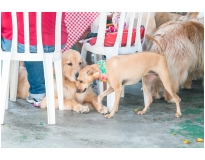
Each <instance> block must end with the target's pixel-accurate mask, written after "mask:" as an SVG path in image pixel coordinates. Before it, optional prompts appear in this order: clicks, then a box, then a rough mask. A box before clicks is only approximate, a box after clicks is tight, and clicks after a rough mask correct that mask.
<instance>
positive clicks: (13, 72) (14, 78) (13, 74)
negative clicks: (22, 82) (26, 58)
mask: <svg viewBox="0 0 205 160" xmlns="http://www.w3.org/2000/svg"><path fill="white" fill-rule="evenodd" d="M18 70H19V61H11V67H10V78H9V79H10V93H9V94H10V101H16V95H17V88H18Z"/></svg>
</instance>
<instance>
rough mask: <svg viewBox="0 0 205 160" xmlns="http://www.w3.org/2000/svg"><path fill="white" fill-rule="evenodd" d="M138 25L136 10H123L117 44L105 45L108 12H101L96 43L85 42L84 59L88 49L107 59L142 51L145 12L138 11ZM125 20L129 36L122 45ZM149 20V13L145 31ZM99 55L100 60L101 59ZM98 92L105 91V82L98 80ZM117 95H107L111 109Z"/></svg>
mask: <svg viewBox="0 0 205 160" xmlns="http://www.w3.org/2000/svg"><path fill="white" fill-rule="evenodd" d="M137 14H138V15H137V16H138V18H137V23H136V24H137V25H136V26H134V21H135V20H136V19H135V18H136V17H135V16H136V13H135V12H127V13H125V12H121V13H120V21H119V26H118V32H117V38H116V41H115V44H114V46H113V47H105V46H104V39H105V30H106V20H107V13H106V12H101V13H100V16H99V17H98V21H99V28H98V32H97V33H98V36H97V40H96V43H95V45H93V46H92V45H90V44H89V43H84V44H83V47H82V51H81V55H82V57H83V58H84V59H86V55H87V51H90V52H92V53H94V54H96V55H105V56H106V59H109V58H111V57H113V56H115V55H118V54H131V53H135V52H141V51H142V43H141V37H140V35H141V34H140V27H141V21H142V15H143V12H139V13H137ZM125 20H126V21H127V23H128V36H127V43H126V46H125V47H122V46H121V40H122V34H123V27H124V22H125ZM148 20H149V13H148V16H147V21H146V25H145V32H146V29H147V25H148ZM133 28H135V29H136V38H135V43H134V45H131V37H132V31H133ZM99 57H100V56H98V60H99ZM98 91H99V92H98V93H102V92H103V83H102V82H98ZM122 96H124V92H123V93H122ZM114 99H115V95H114V93H111V94H109V95H108V96H107V107H108V109H109V110H110V111H111V110H112V107H113V104H114Z"/></svg>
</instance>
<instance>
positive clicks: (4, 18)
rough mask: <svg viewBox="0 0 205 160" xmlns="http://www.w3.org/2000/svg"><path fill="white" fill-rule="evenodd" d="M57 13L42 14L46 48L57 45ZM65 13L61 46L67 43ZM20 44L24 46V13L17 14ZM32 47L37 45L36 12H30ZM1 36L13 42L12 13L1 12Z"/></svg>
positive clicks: (43, 36) (63, 15)
mask: <svg viewBox="0 0 205 160" xmlns="http://www.w3.org/2000/svg"><path fill="white" fill-rule="evenodd" d="M55 19H56V13H55V12H43V13H42V26H43V27H42V39H43V44H44V45H46V46H54V45H55ZM64 19H65V13H64V12H63V14H62V26H61V27H62V28H61V44H66V42H67V38H68V37H67V36H68V34H67V31H66V26H65V22H64ZM17 20H18V21H17V24H18V42H19V43H21V44H24V27H23V12H17ZM29 32H30V45H36V12H29ZM1 36H2V37H3V38H5V39H7V40H12V19H11V12H1Z"/></svg>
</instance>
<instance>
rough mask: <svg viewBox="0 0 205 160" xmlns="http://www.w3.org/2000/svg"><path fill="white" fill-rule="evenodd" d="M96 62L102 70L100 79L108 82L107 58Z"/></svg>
mask: <svg viewBox="0 0 205 160" xmlns="http://www.w3.org/2000/svg"><path fill="white" fill-rule="evenodd" d="M96 64H97V65H98V68H99V69H100V71H101V76H100V78H99V79H98V80H99V81H102V82H106V81H107V75H106V65H105V60H100V61H97V62H96Z"/></svg>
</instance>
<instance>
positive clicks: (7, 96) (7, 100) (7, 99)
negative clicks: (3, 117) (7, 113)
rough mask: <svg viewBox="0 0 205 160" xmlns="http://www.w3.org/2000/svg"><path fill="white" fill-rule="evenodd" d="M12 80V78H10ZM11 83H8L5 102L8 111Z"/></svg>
mask: <svg viewBox="0 0 205 160" xmlns="http://www.w3.org/2000/svg"><path fill="white" fill-rule="evenodd" d="M9 79H10V78H9ZM8 103H9V83H8V86H7V90H6V102H5V109H8V108H9V105H8Z"/></svg>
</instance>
